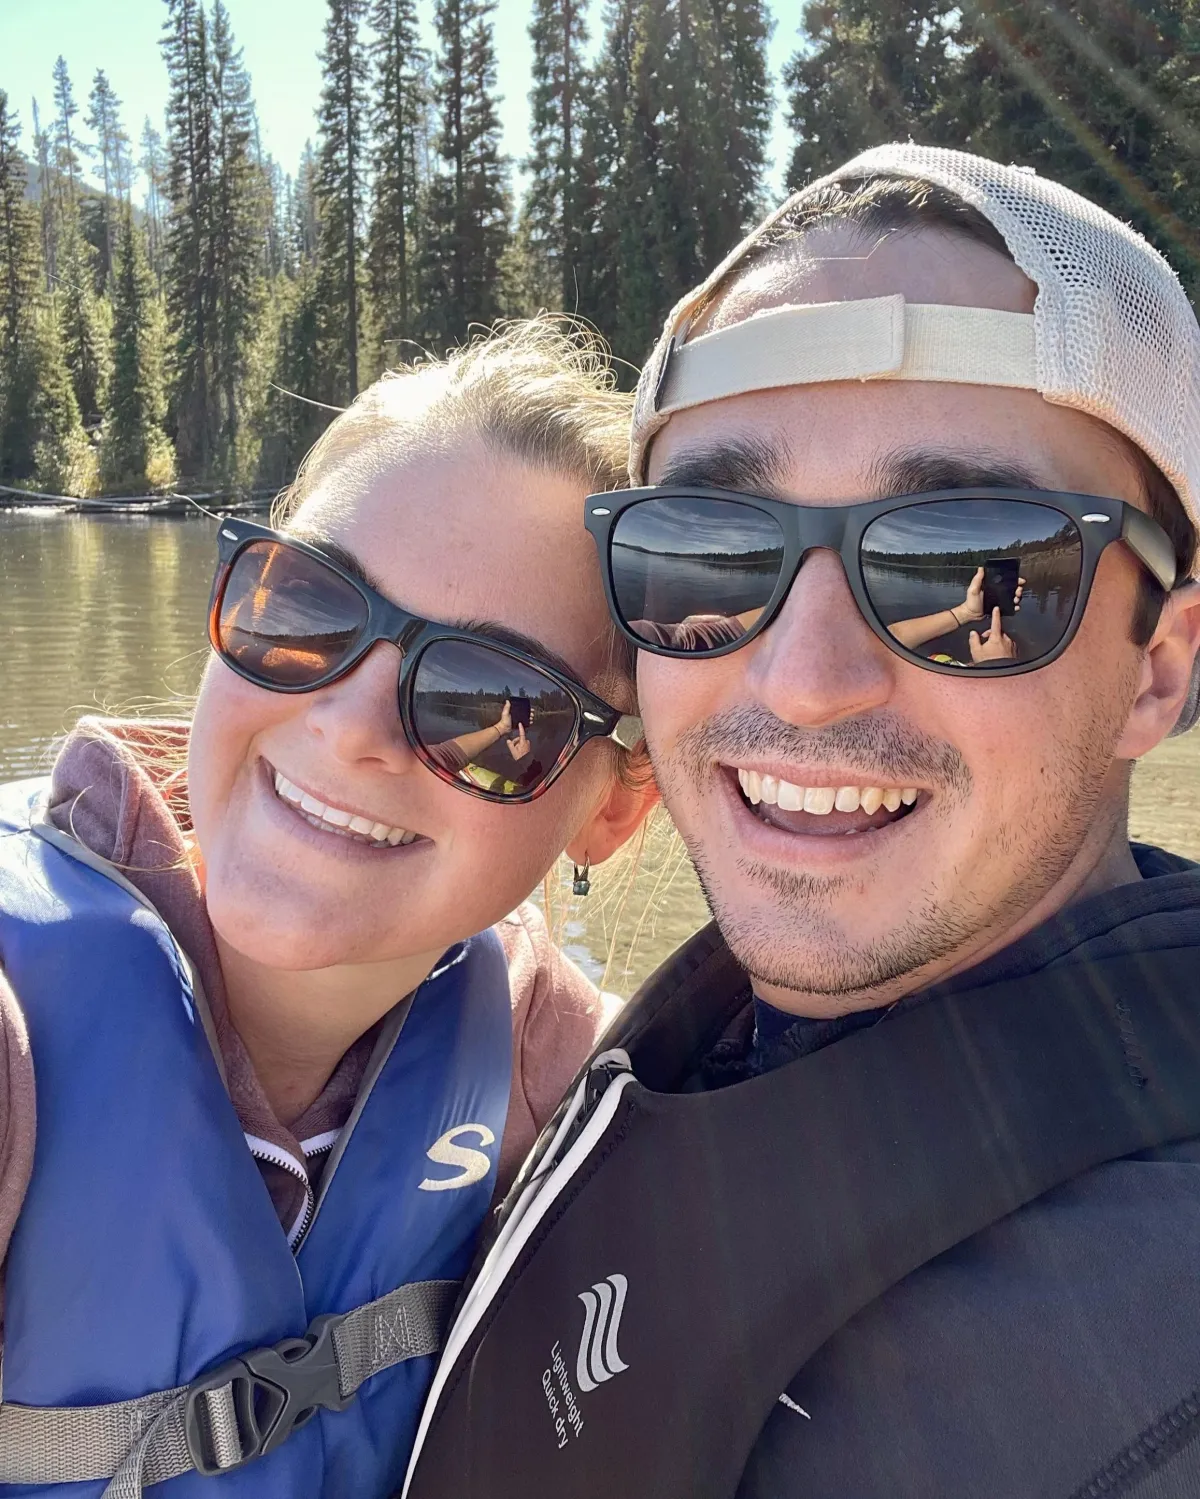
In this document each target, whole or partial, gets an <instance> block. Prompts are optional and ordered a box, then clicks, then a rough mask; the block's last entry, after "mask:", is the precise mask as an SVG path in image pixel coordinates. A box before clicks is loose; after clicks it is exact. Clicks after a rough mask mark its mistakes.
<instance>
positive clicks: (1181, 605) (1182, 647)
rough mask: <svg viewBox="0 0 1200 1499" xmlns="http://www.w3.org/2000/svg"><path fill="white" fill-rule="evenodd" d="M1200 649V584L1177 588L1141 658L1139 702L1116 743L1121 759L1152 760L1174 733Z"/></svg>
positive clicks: (1136, 703) (1186, 584)
mask: <svg viewBox="0 0 1200 1499" xmlns="http://www.w3.org/2000/svg"><path fill="white" fill-rule="evenodd" d="M1198 649H1200V583H1196V582H1192V583H1185V584H1184V585H1183V587H1182V588H1176V589H1175V590H1174V591H1173V592H1172V593H1171V594H1170V595H1169V596H1168V598H1167V602H1166V603H1165V604H1164V605H1163V612H1162V616H1161V618H1160V619H1159V621H1158V628H1157V629H1156V630H1155V631H1154V634H1153V636H1152V637H1151V640H1150V644H1149V645H1148V646H1147V647H1146V654H1145V656H1144V657H1143V658H1142V669H1141V676H1140V678H1139V680H1138V690H1137V696H1136V697H1135V698H1134V701H1133V706H1132V708H1130V710H1129V717H1128V718H1127V719H1126V721H1125V728H1124V731H1123V732H1122V734H1121V737H1120V739H1119V740H1118V741H1117V750H1116V752H1117V756H1118V758H1120V759H1122V760H1136V759H1138V758H1139V757H1140V756H1142V755H1145V754H1148V753H1149V751H1150V750H1152V749H1153V748H1154V746H1155V745H1156V744H1159V743H1160V742H1161V741H1162V740H1164V739H1165V738H1166V737H1167V735H1168V734H1169V733H1170V732H1171V730H1172V729H1173V728H1174V727H1175V721H1176V719H1177V718H1178V717H1179V714H1180V712H1181V710H1182V708H1183V704H1184V699H1185V698H1186V697H1187V693H1188V686H1189V684H1190V683H1191V678H1192V663H1193V661H1194V660H1195V659H1196V653H1197V650H1198Z"/></svg>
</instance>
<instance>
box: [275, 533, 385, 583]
mask: <svg viewBox="0 0 1200 1499" xmlns="http://www.w3.org/2000/svg"><path fill="white" fill-rule="evenodd" d="M289 534H290V535H292V536H294V537H295V538H296V540H297V541H306V542H307V543H308V544H309V546H314V547H318V548H319V549H320V550H321V551H322V552H324V553H325V555H326V556H327V557H331V558H332V559H333V561H334V562H336V563H338V564H339V565H340V566H341V567H344V568H345V569H346V571H347V572H348V573H350V574H351V575H352V576H354V577H356V578H357V579H358V581H359V582H360V583H365V584H366V585H367V587H368V588H373V589H374V590H375V592H376V593H383V592H384V590H383V589H382V588H380V586H379V582H378V580H377V579H376V578H374V577H372V575H371V573H370V572H369V571H368V569H367V568H366V567H364V566H363V564H362V563H361V562H360V561H359V560H358V558H357V557H356V556H355V555H354V553H353V552H348V551H347V550H346V548H345V547H344V546H342V545H340V543H338V542H336V541H334V540H333V539H332V538H331V537H329V536H327V535H326V534H325V533H324V531H321V530H318V529H317V527H315V526H295V527H293V528H292V529H291V531H290V532H289ZM385 597H386V595H385Z"/></svg>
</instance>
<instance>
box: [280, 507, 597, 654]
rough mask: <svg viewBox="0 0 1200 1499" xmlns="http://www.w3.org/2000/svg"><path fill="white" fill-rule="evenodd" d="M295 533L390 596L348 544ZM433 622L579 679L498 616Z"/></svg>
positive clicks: (310, 530)
mask: <svg viewBox="0 0 1200 1499" xmlns="http://www.w3.org/2000/svg"><path fill="white" fill-rule="evenodd" d="M291 534H292V535H293V536H295V537H296V539H297V540H298V541H306V542H308V543H309V545H310V546H315V547H320V549H321V551H323V552H324V553H325V554H326V556H329V557H332V558H333V559H334V561H336V562H338V563H340V564H341V566H342V567H344V568H345V569H346V571H347V572H348V573H352V574H353V575H354V577H356V578H358V579H359V581H360V582H363V583H365V584H366V585H367V586H368V588H373V589H374V590H375V591H376V593H382V594H383V595H384V597H385V598H387V597H388V596H389V595H388V594H387V593H386V592H385V591H384V589H382V588H381V587H380V586H379V584H378V582H377V581H376V580H375V579H374V578H373V577H372V576H371V574H370V573H369V572H368V571H367V569H366V568H365V567H364V566H363V564H362V563H361V562H360V561H359V559H358V558H357V557H356V556H355V555H354V553H353V552H348V551H347V550H346V548H345V547H344V546H341V545H339V543H338V542H336V541H333V540H332V539H331V538H330V537H328V536H326V535H325V534H324V533H323V532H322V531H320V530H318V529H317V528H316V527H315V526H299V527H297V528H296V529H295V530H293V531H292V533H291ZM433 623H435V624H447V625H449V626H450V627H451V628H452V629H455V630H469V631H470V632H471V634H472V635H483V636H486V638H487V639H488V640H494V641H495V642H496V644H497V645H507V646H509V647H511V648H512V649H513V650H514V651H524V652H525V654H526V655H527V656H534V657H536V658H537V659H538V660H539V661H543V662H545V664H546V665H547V666H552V667H553V668H554V669H555V671H560V672H562V674H563V676H565V677H570V679H571V681H573V682H574V681H576V680H577V679H578V673H577V672H576V670H575V668H574V667H573V666H572V665H571V663H570V662H569V661H565V660H564V659H563V658H562V656H560V655H559V654H558V652H557V651H552V650H551V649H550V647H549V646H548V645H546V644H545V642H544V641H541V640H537V639H535V637H534V636H532V635H525V634H523V633H522V632H521V631H520V630H514V629H512V628H510V626H508V625H502V624H500V623H499V622H498V621H496V620H493V619H469V620H457V621H456V620H435V621H433Z"/></svg>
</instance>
